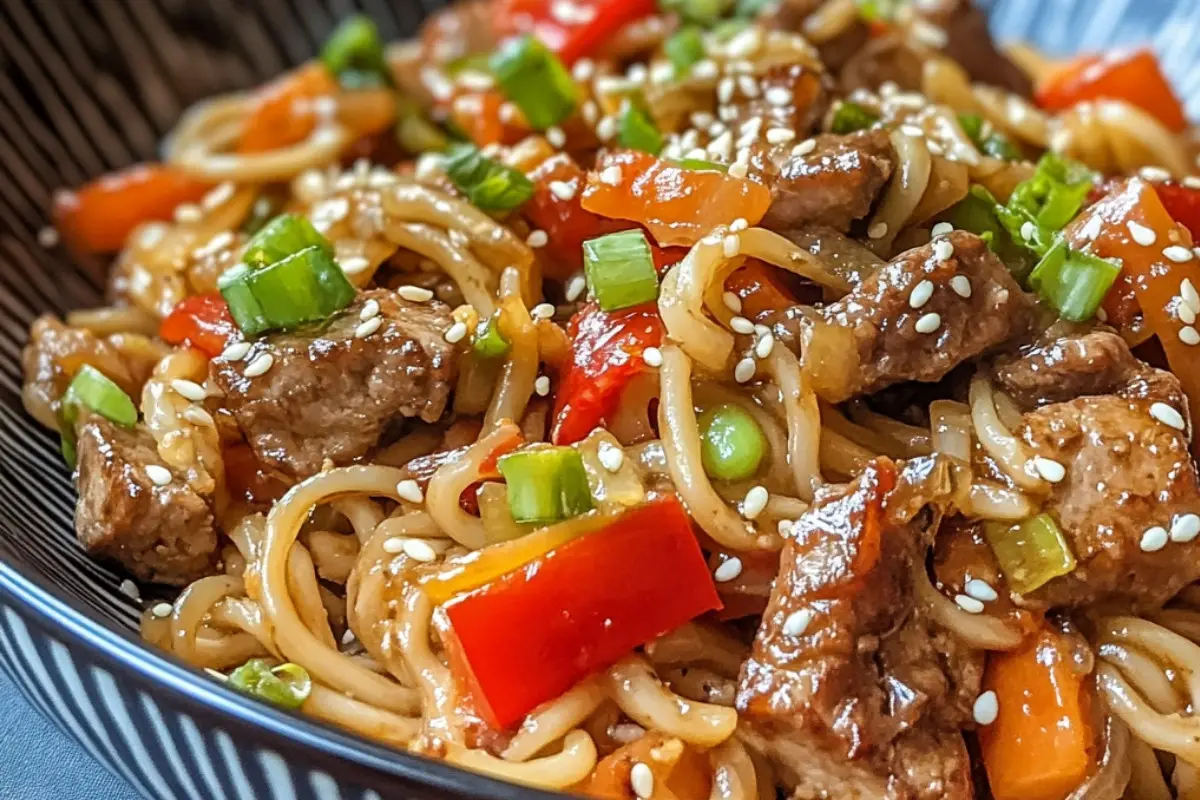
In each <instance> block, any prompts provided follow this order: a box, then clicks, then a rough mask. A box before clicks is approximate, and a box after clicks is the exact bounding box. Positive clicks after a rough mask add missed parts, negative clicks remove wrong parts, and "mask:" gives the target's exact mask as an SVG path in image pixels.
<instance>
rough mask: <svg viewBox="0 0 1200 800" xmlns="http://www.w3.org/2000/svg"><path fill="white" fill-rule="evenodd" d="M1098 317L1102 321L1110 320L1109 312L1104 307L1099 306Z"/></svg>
mask: <svg viewBox="0 0 1200 800" xmlns="http://www.w3.org/2000/svg"><path fill="white" fill-rule="evenodd" d="M1096 319H1098V320H1100V321H1101V322H1108V312H1107V311H1105V310H1104V309H1103V308H1097V309H1096Z"/></svg>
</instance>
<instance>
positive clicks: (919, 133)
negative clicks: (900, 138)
mask: <svg viewBox="0 0 1200 800" xmlns="http://www.w3.org/2000/svg"><path fill="white" fill-rule="evenodd" d="M900 132H901V133H903V134H904V135H905V136H911V137H913V138H914V139H923V138H925V131H924V130H922V129H921V128H920V127H919V126H917V125H901V126H900Z"/></svg>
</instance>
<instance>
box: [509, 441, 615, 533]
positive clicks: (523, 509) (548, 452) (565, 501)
mask: <svg viewBox="0 0 1200 800" xmlns="http://www.w3.org/2000/svg"><path fill="white" fill-rule="evenodd" d="M499 467H500V474H501V475H503V476H504V480H505V482H506V483H507V484H508V508H509V510H510V511H511V512H512V517H513V519H514V520H516V521H517V522H538V523H548V522H559V521H561V520H564V519H570V518H571V517H577V516H579V515H580V514H583V513H586V512H588V511H591V510H592V491H591V489H590V488H589V487H588V480H587V472H586V471H584V468H583V457H582V456H580V455H579V451H578V450H573V449H572V448H570V447H555V446H553V445H545V446H542V447H531V448H529V449H526V450H519V451H517V452H515V453H509V454H508V455H506V456H504V457H503V458H501V459H500V461H499Z"/></svg>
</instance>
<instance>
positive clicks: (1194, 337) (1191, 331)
mask: <svg viewBox="0 0 1200 800" xmlns="http://www.w3.org/2000/svg"><path fill="white" fill-rule="evenodd" d="M1179 341H1181V342H1183V343H1184V344H1189V345H1193V346H1195V345H1198V344H1200V332H1197V331H1196V329H1195V328H1193V327H1192V326H1191V325H1189V326H1187V327H1186V328H1182V329H1180V331H1179Z"/></svg>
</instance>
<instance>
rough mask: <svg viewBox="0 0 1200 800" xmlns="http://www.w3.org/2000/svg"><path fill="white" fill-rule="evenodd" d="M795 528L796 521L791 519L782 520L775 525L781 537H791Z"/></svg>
mask: <svg viewBox="0 0 1200 800" xmlns="http://www.w3.org/2000/svg"><path fill="white" fill-rule="evenodd" d="M795 527H796V523H795V521H794V520H790V519H781V520H779V522H777V523H775V530H777V531H779V535H780V536H784V537H787V536H791V535H792V533H793V532H794V530H795Z"/></svg>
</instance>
